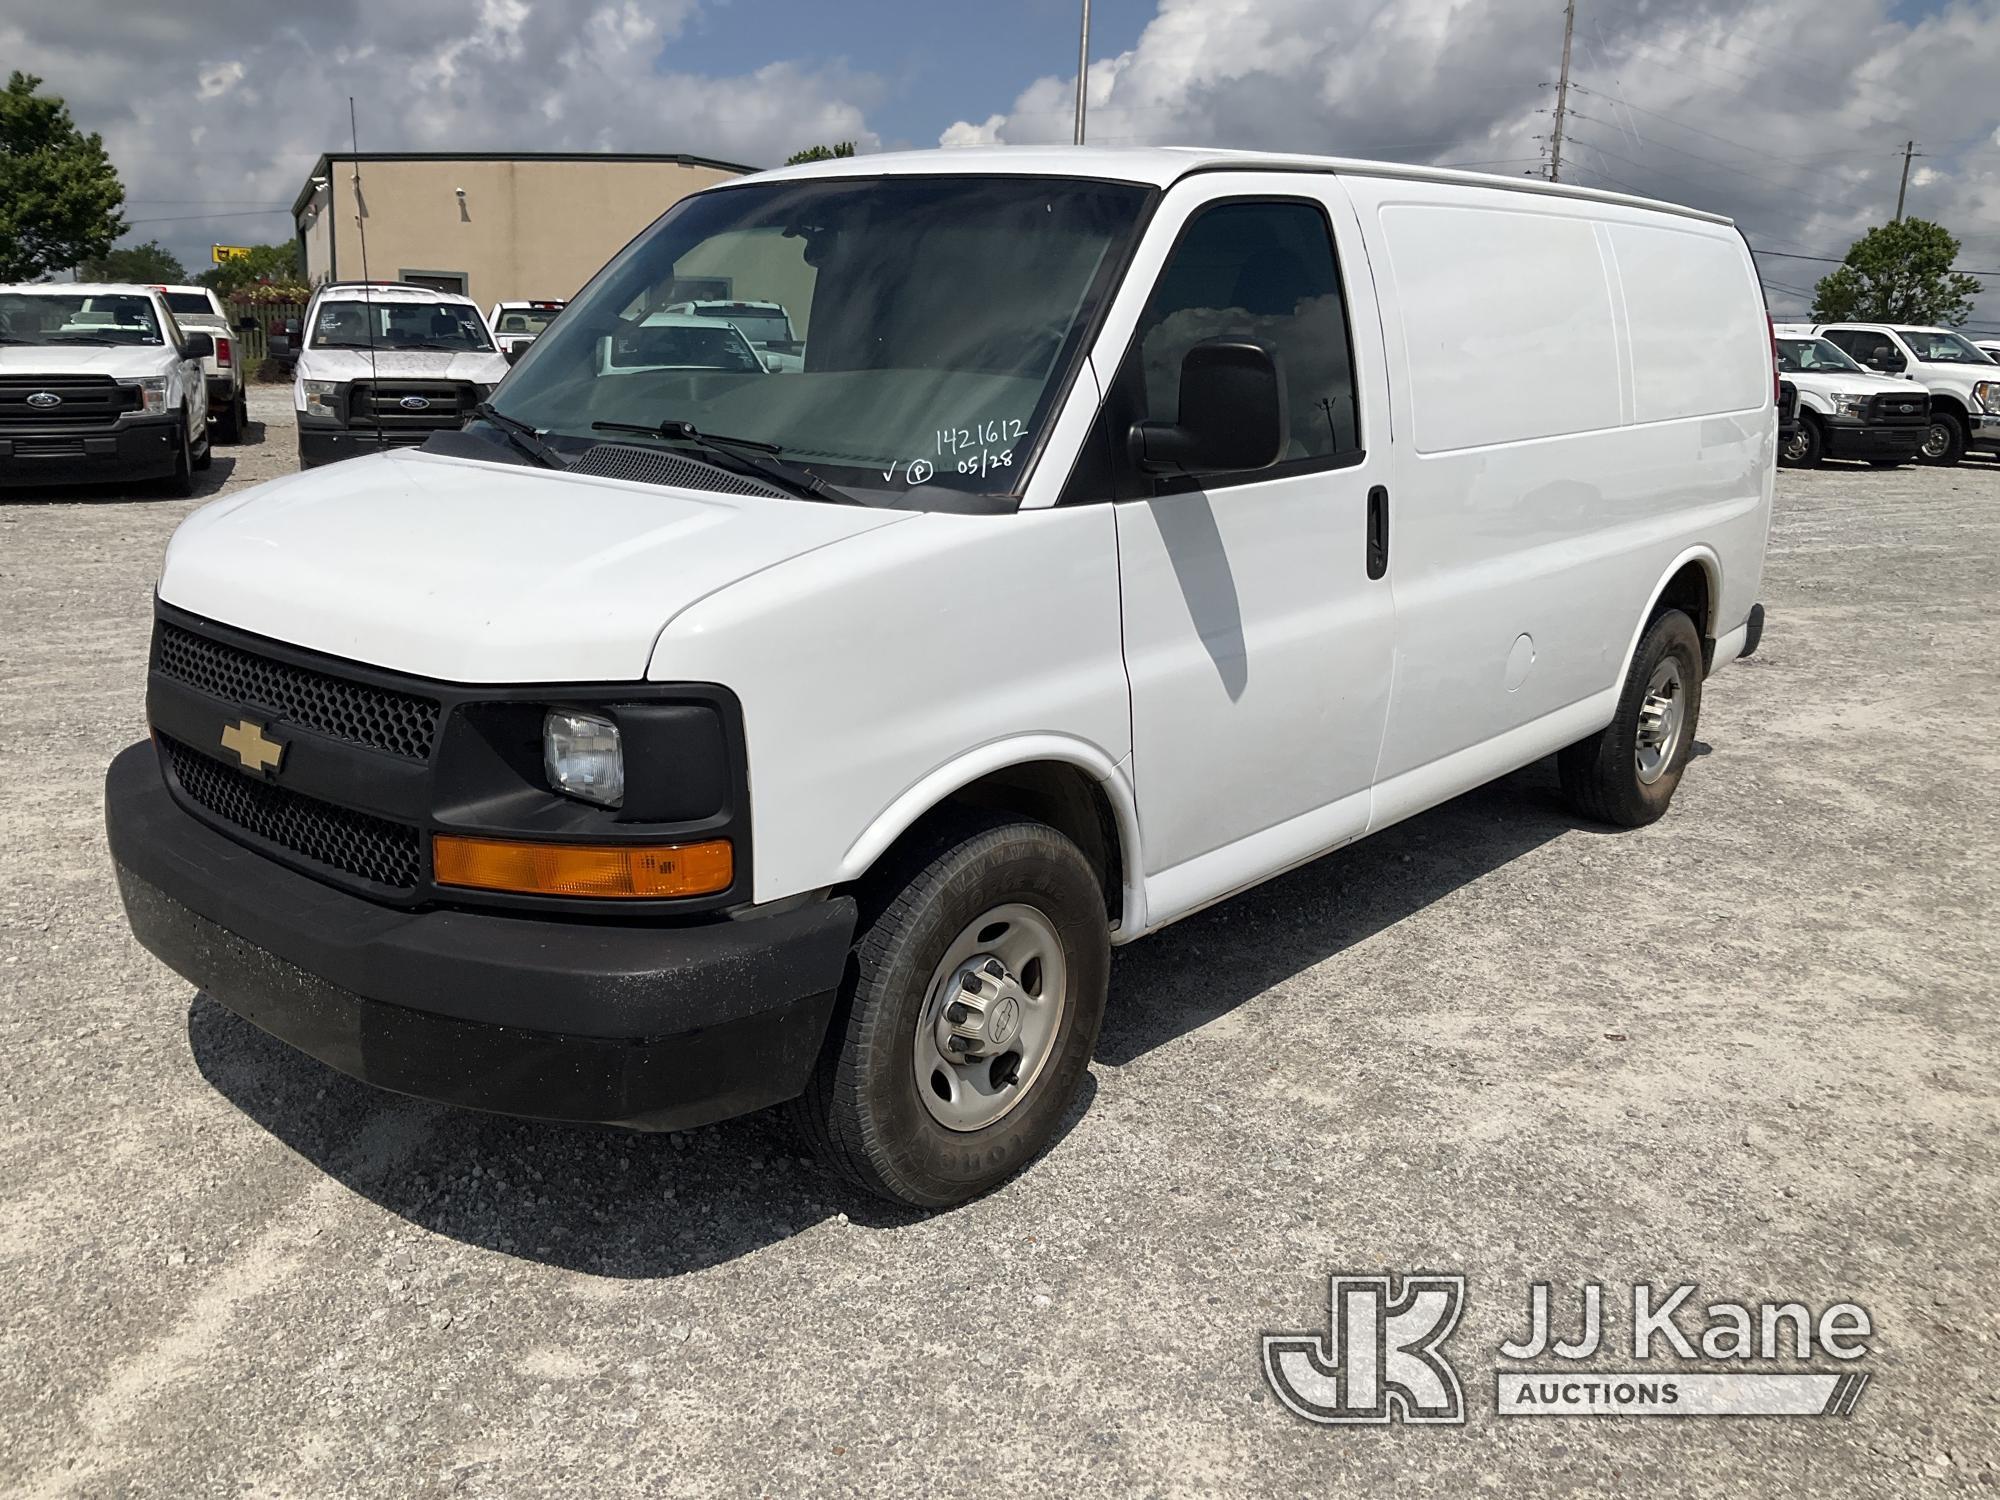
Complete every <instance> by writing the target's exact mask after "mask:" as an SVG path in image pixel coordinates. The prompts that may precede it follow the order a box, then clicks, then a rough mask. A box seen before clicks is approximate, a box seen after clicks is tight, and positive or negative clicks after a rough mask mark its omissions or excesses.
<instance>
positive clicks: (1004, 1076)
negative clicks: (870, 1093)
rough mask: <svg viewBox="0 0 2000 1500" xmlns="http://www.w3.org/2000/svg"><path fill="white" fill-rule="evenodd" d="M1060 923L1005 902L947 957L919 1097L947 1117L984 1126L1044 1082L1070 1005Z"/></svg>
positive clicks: (928, 999) (921, 1059)
mask: <svg viewBox="0 0 2000 1500" xmlns="http://www.w3.org/2000/svg"><path fill="white" fill-rule="evenodd" d="M1068 998H1069V994H1068V966H1067V964H1066V963H1065V962H1064V959H1063V950H1062V942H1061V940H1060V939H1059V938H1058V937H1057V936H1056V930H1055V927H1054V925H1053V924H1052V923H1051V922H1050V921H1049V919H1048V918H1047V917H1046V916H1044V915H1043V914H1042V913H1041V912H1040V911H1038V910H1036V909H1035V908H1034V907H1032V906H1027V905H1022V904H1017V903H1010V904H1007V905H1004V906H996V907H994V908H993V909H992V910H990V911H988V912H985V913H983V914H982V915H981V916H979V917H978V918H976V919H975V920H974V921H972V922H970V923H968V924H967V925H966V927H965V929H964V930H963V931H962V932H960V933H959V935H958V936H957V938H955V939H954V940H953V941H952V943H951V944H950V946H948V947H947V948H946V949H945V952H944V956H943V957H942V958H940V959H939V960H938V964H937V967H936V968H935V969H934V970H933V971H932V974H931V982H930V988H929V989H928V990H927V991H926V992H925V996H924V1005H923V1009H922V1010H921V1011H920V1012H919V1013H918V1017H917V1033H916V1036H915V1038H914V1042H915V1046H914V1048H913V1049H912V1051H913V1057H912V1062H913V1068H914V1073H915V1080H914V1081H915V1083H916V1086H917V1097H918V1098H920V1099H922V1100H923V1102H924V1107H925V1108H926V1109H928V1110H929V1111H930V1112H931V1117H932V1118H933V1119H935V1120H936V1121H937V1122H938V1123H939V1124H940V1125H943V1126H945V1127H946V1128H947V1129H950V1130H982V1129H984V1128H985V1127H986V1126H988V1125H991V1124H993V1123H994V1122H995V1121H997V1120H999V1119H1001V1118H1002V1117H1003V1116H1005V1115H1006V1114H1007V1113H1008V1112H1009V1111H1010V1110H1012V1109H1013V1108H1014V1107H1015V1106H1016V1105H1018V1104H1019V1103H1020V1102H1021V1100H1022V1099H1024V1098H1026V1097H1027V1095H1028V1093H1029V1091H1030V1090H1032V1089H1033V1088H1034V1086H1035V1083H1036V1080H1037V1079H1039V1078H1040V1077H1041V1074H1042V1070H1043V1068H1044V1067H1045V1066H1046V1065H1047V1063H1048V1060H1049V1058H1050V1056H1051V1055H1052V1054H1053V1053H1054V1051H1055V1042H1056V1037H1057V1035H1058V1034H1059V1033H1060V1032H1061V1030H1062V1020H1063V1011H1064V1010H1065V1008H1066V1007H1067V1005H1068Z"/></svg>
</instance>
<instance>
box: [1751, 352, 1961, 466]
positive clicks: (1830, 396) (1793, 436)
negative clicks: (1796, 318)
mask: <svg viewBox="0 0 2000 1500" xmlns="http://www.w3.org/2000/svg"><path fill="white" fill-rule="evenodd" d="M1775 338H1776V342H1777V350H1778V369H1779V371H1780V372H1781V373H1782V374H1783V375H1784V376H1785V377H1786V378H1787V379H1788V380H1790V381H1791V383H1792V385H1793V386H1794V387H1795V388H1796V389H1797V391H1798V393H1799V394H1798V421H1797V423H1796V424H1795V425H1794V426H1793V428H1792V430H1791V432H1790V433H1789V434H1788V435H1787V436H1786V438H1785V440H1784V442H1783V443H1782V444H1781V445H1780V447H1779V449H1778V461H1779V462H1780V463H1783V464H1787V465H1790V466H1792V467H1794V468H1801V469H1810V468H1813V467H1816V466H1817V465H1818V464H1819V462H1820V460H1821V459H1824V458H1858V459H1865V460H1866V461H1867V462H1869V463H1871V464H1874V465H1876V466H1877V467H1878V468H1893V467H1894V466H1895V465H1897V464H1906V463H1912V462H1914V461H1915V460H1916V459H1917V458H1918V456H1919V455H1920V453H1921V451H1922V448H1923V445H1924V443H1925V441H1926V440H1927V439H1928V437H1929V436H1930V409H1931V400H1930V393H1929V392H1928V391H1924V390H1920V389H1917V388H1915V387H1913V386H1912V385H1911V384H1910V382H1909V381H1907V380H1897V379H1896V378H1894V377H1893V376H1889V375H1878V374H1876V373H1875V372H1874V371H1872V370H1864V369H1863V368H1862V367H1861V366H1860V365H1857V364H1856V363H1855V362H1854V361H1853V360H1852V359H1850V358H1848V356H1847V355H1846V353H1844V352H1843V351H1842V350H1841V348H1840V346H1839V345H1837V344H1835V343H1833V342H1831V341H1830V340H1828V339H1823V338H1819V337H1817V336H1815V335H1814V333H1813V331H1812V328H1811V327H1810V326H1809V325H1806V324H1802V323H1781V324H1779V325H1778V327H1777V329H1776V332H1775Z"/></svg>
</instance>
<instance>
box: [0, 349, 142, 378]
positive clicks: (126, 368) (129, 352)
mask: <svg viewBox="0 0 2000 1500" xmlns="http://www.w3.org/2000/svg"><path fill="white" fill-rule="evenodd" d="M178 359H179V356H178V355H176V354H175V353H174V351H173V350H171V349H169V348H167V347H166V346H165V345H164V344H127V345H123V346H121V347H119V348H115V349H112V348H106V347H105V346H104V345H102V344H66V345H65V344H0V374H19V375H109V376H111V377H112V378H113V379H115V380H137V379H138V378H139V377H140V376H142V375H164V374H166V373H167V371H168V370H169V369H171V368H172V367H173V366H174V364H175V363H177V362H178Z"/></svg>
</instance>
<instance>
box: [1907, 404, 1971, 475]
mask: <svg viewBox="0 0 2000 1500" xmlns="http://www.w3.org/2000/svg"><path fill="white" fill-rule="evenodd" d="M1917 457H1918V458H1919V459H1921V460H1922V461H1923V462H1925V463H1927V464H1935V465H1936V466H1938V467H1939V468H1947V467H1949V466H1950V465H1952V464H1955V463H1957V462H1958V461H1959V460H1960V459H1962V458H1964V457H1965V423H1964V421H1963V420H1962V419H1961V418H1960V417H1959V416H1958V415H1957V414H1956V413H1955V412H1948V411H1934V412H1932V413H1931V430H1930V431H1929V432H1928V433H1926V434H1925V435H1924V446H1923V447H1922V448H1921V449H1920V450H1918V453H1917Z"/></svg>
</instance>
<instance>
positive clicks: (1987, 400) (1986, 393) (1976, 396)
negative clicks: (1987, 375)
mask: <svg viewBox="0 0 2000 1500" xmlns="http://www.w3.org/2000/svg"><path fill="white" fill-rule="evenodd" d="M1972 399H1973V400H1975V401H1977V402H1978V403H1979V404H1980V405H1981V406H1983V407H1985V408H1986V409H1987V410H1988V411H1989V412H1992V413H1994V414H1996V415H2000V380H1982V381H1980V382H1979V384H1977V385H1975V386H1974V387H1973V388H1972Z"/></svg>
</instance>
